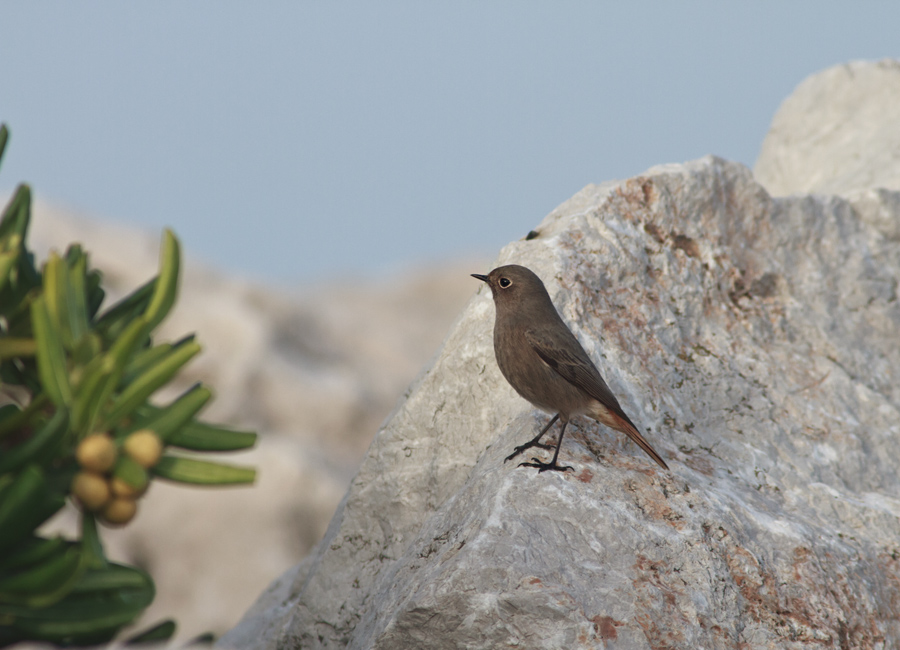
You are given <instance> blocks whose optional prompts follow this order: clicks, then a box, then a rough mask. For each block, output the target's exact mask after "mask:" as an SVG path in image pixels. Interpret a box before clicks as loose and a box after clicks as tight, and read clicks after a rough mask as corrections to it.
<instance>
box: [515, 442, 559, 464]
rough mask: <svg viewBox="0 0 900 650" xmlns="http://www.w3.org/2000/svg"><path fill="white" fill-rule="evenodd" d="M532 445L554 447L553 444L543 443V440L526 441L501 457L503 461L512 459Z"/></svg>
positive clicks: (542, 447) (543, 447) (546, 447)
mask: <svg viewBox="0 0 900 650" xmlns="http://www.w3.org/2000/svg"><path fill="white" fill-rule="evenodd" d="M532 447H540V448H541V449H556V447H555V445H545V444H544V443H543V442H534V441H533V440H532V441H530V442H526V443H525V444H524V445H519V446H518V447H516V448H515V449H514V450H513V453H511V454H510V455H509V456H507V457H506V458H504V459H503V462H504V463H505V462H506V461H508V460H512V459H513V458H515V457H516V456H518V455H519V454H521V453H522V452H523V451H525V450H526V449H531V448H532Z"/></svg>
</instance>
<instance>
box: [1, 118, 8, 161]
mask: <svg viewBox="0 0 900 650" xmlns="http://www.w3.org/2000/svg"><path fill="white" fill-rule="evenodd" d="M8 141H9V129H8V128H6V125H5V124H0V162H2V161H3V151H4V150H5V149H6V143H7V142H8Z"/></svg>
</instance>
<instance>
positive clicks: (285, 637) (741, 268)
mask: <svg viewBox="0 0 900 650" xmlns="http://www.w3.org/2000/svg"><path fill="white" fill-rule="evenodd" d="M885 196H888V199H889V201H888V203H890V201H892V200H895V197H893V196H892V195H891V193H887V194H886V195H885ZM870 200H873V201H874V200H876V199H875V198H872V197H870ZM869 207H870V208H871V209H876V208H877V209H884V210H889V209H891V208H890V205H880V206H875V208H872V206H869ZM893 218H894V219H900V214H898V213H894V214H893ZM536 230H537V232H538V233H539V236H538V237H537V238H535V239H531V240H529V241H518V242H514V243H512V244H510V245H509V246H507V247H506V248H505V249H504V250H503V251H502V253H501V254H500V257H499V259H498V260H497V263H496V264H497V265H500V264H506V263H516V264H523V265H525V266H528V267H529V268H531V269H533V270H534V271H535V272H536V273H538V275H540V276H541V277H542V278H543V280H544V282H545V284H546V285H547V288H548V290H549V292H550V294H551V296H552V297H553V299H554V302H555V304H556V305H557V307H558V309H559V311H560V313H561V315H562V317H563V319H564V320H566V321H567V322H568V323H569V324H570V325H571V327H572V329H573V331H574V332H575V334H576V336H577V337H578V338H579V340H581V342H582V343H583V344H584V346H585V349H586V350H587V351H588V353H589V354H590V355H591V356H592V358H593V359H594V360H595V362H597V364H598V367H599V368H600V370H601V372H602V373H603V375H604V376H605V377H606V379H607V381H608V383H609V384H610V387H611V388H612V390H613V392H614V393H615V394H616V395H617V396H618V397H619V401H620V402H621V403H622V406H623V407H624V409H625V411H626V412H627V413H629V414H630V415H631V417H632V419H633V420H634V421H635V423H636V424H637V425H638V427H639V428H640V429H642V430H643V431H644V432H646V434H647V437H648V440H649V441H650V442H651V444H653V445H654V447H655V448H656V449H657V450H658V451H659V452H660V453H661V454H662V456H663V457H664V458H665V459H666V460H667V462H668V463H669V465H670V466H671V467H672V471H671V473H667V472H663V471H661V470H659V468H657V467H656V466H655V465H654V464H653V463H652V461H650V460H649V459H648V458H647V457H646V456H645V455H644V454H643V452H642V451H641V450H640V449H638V448H637V447H636V446H635V445H634V444H633V443H631V442H630V441H628V440H627V439H626V438H625V437H624V436H622V435H621V434H618V433H616V432H613V431H611V430H609V429H605V428H602V427H600V426H599V425H597V424H596V423H594V422H593V421H591V420H586V419H581V418H576V419H575V420H573V424H572V425H570V429H569V431H571V437H570V436H569V435H567V436H566V440H565V442H564V444H563V447H562V453H561V455H560V462H562V463H565V464H570V465H573V466H574V468H575V471H574V472H568V473H555V472H549V473H546V474H541V475H539V474H537V473H536V472H535V471H534V470H532V469H528V468H518V467H517V466H516V465H515V464H513V463H506V464H504V462H503V458H504V456H506V455H507V454H508V453H509V452H510V451H511V450H512V448H513V447H514V446H515V445H516V444H521V443H522V442H524V441H526V440H528V439H530V438H531V437H532V436H534V435H535V433H536V432H537V431H538V430H539V427H541V426H542V425H543V424H544V423H545V422H546V421H547V416H546V415H544V414H542V413H540V412H538V411H536V410H534V409H533V408H532V407H531V406H530V405H529V404H527V403H526V402H525V401H524V400H522V399H521V398H519V397H518V396H516V395H515V393H514V392H513V390H512V389H511V388H510V387H509V386H508V385H507V384H506V382H505V381H504V380H503V378H502V376H501V375H500V373H499V370H498V368H497V366H496V363H495V361H494V357H493V350H492V345H491V331H492V325H493V316H494V308H493V305H492V302H491V299H490V292H489V291H488V290H486V288H484V287H479V284H478V283H477V281H476V280H472V282H473V287H472V288H473V291H475V290H476V289H477V290H478V292H477V294H476V296H475V297H474V298H473V299H472V300H471V301H470V303H469V304H468V306H467V307H466V309H465V310H464V311H463V313H462V316H461V317H460V319H459V320H458V321H457V324H456V326H455V327H454V329H453V330H452V331H451V333H450V334H449V336H448V338H447V339H446V341H445V345H444V347H443V350H442V351H441V353H440V354H439V355H438V356H437V358H436V359H435V361H434V363H433V365H431V367H429V368H428V369H427V370H426V371H425V373H424V374H423V375H422V376H421V377H420V378H419V379H418V380H417V382H416V383H415V384H414V385H413V387H412V388H411V390H410V391H409V394H408V397H407V399H406V400H405V401H404V402H403V403H402V404H401V405H400V406H399V407H398V408H397V410H396V411H395V413H394V415H393V417H392V418H391V419H390V420H389V421H388V422H387V423H386V425H385V426H384V427H383V428H382V429H381V431H379V433H378V435H377V436H376V438H375V441H374V442H373V444H372V446H371V447H370V449H369V452H368V454H367V456H366V457H365V459H364V460H363V463H362V466H361V468H360V470H359V473H358V474H357V476H356V478H355V479H354V480H353V482H352V484H351V487H350V490H349V492H348V493H347V495H346V496H345V498H344V501H343V503H342V505H341V506H340V507H339V509H338V512H337V514H336V515H335V517H334V519H333V520H332V522H331V525H330V527H329V529H328V532H327V533H326V535H325V538H324V540H323V541H322V543H321V544H320V545H319V547H318V548H317V551H316V552H315V554H314V555H313V556H312V557H310V558H308V559H307V560H306V561H304V563H303V564H301V565H300V566H299V567H297V568H295V569H293V570H292V573H291V574H289V575H285V576H284V577H283V579H282V580H281V581H279V582H277V583H276V584H275V585H273V586H272V588H271V589H270V591H269V592H267V593H266V594H264V595H263V596H262V598H261V599H260V601H259V602H258V603H257V605H256V607H255V608H254V610H252V611H251V612H250V613H249V614H248V616H247V617H246V618H245V620H244V621H243V622H242V623H241V624H240V625H239V626H238V627H237V628H236V629H234V630H232V631H231V632H230V633H229V634H227V635H226V636H225V637H223V639H221V640H220V647H241V648H304V649H306V648H373V647H374V648H385V649H388V648H421V647H429V648H497V647H520V648H559V647H567V648H582V647H583V648H603V647H609V648H612V647H615V648H660V647H666V648H698V647H704V648H773V647H778V648H806V647H816V648H821V647H835V648H838V647H840V648H850V647H852V648H877V647H891V646H892V645H896V644H897V643H900V519H898V517H900V479H898V475H897V474H898V473H897V468H898V467H900V447H898V445H897V440H898V437H900V410H898V408H900V345H898V341H900V303H898V300H897V286H898V278H900V246H898V244H897V242H896V241H893V240H891V239H890V238H888V237H886V236H885V234H884V233H883V232H882V231H881V230H879V229H878V228H876V227H874V226H873V225H872V224H870V223H868V222H867V221H864V220H862V219H860V218H859V215H858V213H857V211H856V210H855V206H854V204H853V203H852V202H850V201H847V200H844V199H841V198H836V197H821V198H817V197H797V198H786V199H772V198H771V197H770V196H769V195H768V194H767V193H766V192H765V191H764V190H763V189H762V187H761V186H759V185H758V184H757V183H756V182H755V181H754V180H753V178H752V176H751V174H750V172H749V171H748V170H747V169H746V168H744V167H743V166H740V165H737V164H734V163H729V162H725V161H722V160H720V159H716V158H705V159H702V160H700V161H696V162H693V163H689V164H685V165H672V166H665V167H659V168H654V169H652V170H650V171H648V172H647V173H646V174H645V175H643V176H640V177H637V178H633V179H631V180H628V181H625V182H622V183H613V184H606V185H603V186H589V187H588V188H586V189H585V190H583V191H582V192H580V193H579V194H578V195H576V196H575V197H573V198H572V199H571V200H570V201H568V202H567V203H565V204H564V205H562V206H561V207H560V208H558V209H557V210H556V211H554V212H553V213H552V214H550V215H549V216H548V217H547V218H546V219H545V220H544V222H543V223H542V224H541V225H540V226H539V227H538V228H537V229H536ZM487 270H489V269H472V271H475V272H486V271H487ZM567 434H568V431H567ZM537 453H538V454H539V455H541V454H549V452H544V451H540V450H537Z"/></svg>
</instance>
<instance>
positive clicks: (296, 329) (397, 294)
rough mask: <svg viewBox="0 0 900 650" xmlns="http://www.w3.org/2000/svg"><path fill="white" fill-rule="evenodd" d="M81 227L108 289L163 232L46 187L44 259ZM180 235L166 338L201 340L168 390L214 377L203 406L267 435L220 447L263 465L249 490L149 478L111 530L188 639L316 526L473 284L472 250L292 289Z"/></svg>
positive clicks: (145, 263)
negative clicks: (404, 268)
mask: <svg viewBox="0 0 900 650" xmlns="http://www.w3.org/2000/svg"><path fill="white" fill-rule="evenodd" d="M73 241H79V242H82V243H83V244H84V246H85V248H86V249H87V250H88V251H89V252H90V253H91V255H92V263H93V264H94V265H96V266H97V267H99V268H101V269H102V270H103V272H104V276H105V286H107V287H109V288H110V289H111V290H112V295H111V296H110V297H109V299H110V301H113V300H115V299H117V298H118V297H121V296H122V295H124V294H125V293H126V292H128V291H131V290H133V289H134V288H136V287H137V286H139V285H140V284H141V283H143V282H145V281H146V280H148V279H149V278H151V277H152V276H153V275H154V274H155V273H156V269H157V264H158V256H159V233H147V232H141V231H136V230H134V229H132V228H127V227H122V226H117V225H114V224H110V223H103V222H100V221H96V220H93V219H89V218H85V217H82V216H78V215H74V214H72V213H70V212H68V211H66V210H62V209H59V208H54V207H53V206H50V205H48V204H46V203H43V202H40V201H38V202H37V204H36V205H35V207H34V215H33V222H32V231H31V235H30V244H31V246H32V247H33V248H34V249H35V250H36V252H37V253H38V257H39V258H40V259H43V258H44V257H45V256H46V252H47V251H48V250H49V249H50V248H52V247H55V248H57V249H62V248H64V247H65V246H66V245H68V244H69V243H70V242H73ZM185 248H186V250H185V251H184V252H185V256H186V264H185V274H184V281H183V283H182V288H181V296H180V299H179V301H178V304H177V305H176V308H175V310H174V312H173V313H172V315H171V317H170V319H169V320H167V321H166V323H165V324H164V326H163V330H162V332H161V336H162V338H163V339H177V338H180V337H181V336H183V335H184V334H186V333H189V332H196V333H197V335H198V340H199V341H200V343H201V344H202V345H203V346H204V351H203V353H202V354H201V355H200V356H199V357H198V358H197V359H196V360H195V361H193V362H192V363H191V364H190V365H188V366H187V368H186V369H185V371H184V372H183V373H182V374H181V375H180V376H179V377H178V378H177V380H176V382H175V383H174V384H173V387H172V388H171V389H168V390H166V391H161V394H160V395H159V399H160V400H161V401H163V402H165V401H166V400H167V399H169V398H172V397H174V396H175V395H176V394H178V393H179V392H181V391H182V390H184V389H186V388H187V387H188V386H190V385H192V384H193V383H194V382H196V381H204V382H207V383H208V384H209V385H210V386H212V387H213V388H214V390H215V392H216V398H215V401H214V402H213V403H212V405H211V407H210V408H209V409H208V410H207V411H206V412H205V413H204V417H205V418H207V419H209V420H210V421H215V422H225V423H228V424H231V425H234V426H241V427H247V428H251V429H255V430H258V431H259V432H260V434H261V438H260V442H259V445H258V448H257V449H255V450H253V451H251V452H249V453H243V454H239V455H236V456H229V457H227V458H226V457H223V460H226V461H230V462H235V463H242V464H249V465H254V466H256V467H257V468H258V469H259V478H258V481H257V483H256V485H255V486H254V488H252V489H247V488H232V489H215V490H209V489H197V488H190V487H185V486H174V485H169V484H165V483H162V482H154V484H153V485H152V486H151V489H150V491H149V493H148V494H147V496H146V498H144V499H142V500H141V502H140V508H139V513H138V516H137V518H136V519H135V521H134V522H133V523H132V524H129V525H128V526H126V527H124V528H122V529H117V530H104V531H103V539H104V541H105V544H106V546H107V550H108V552H109V553H110V554H111V555H112V556H113V557H115V558H117V559H120V560H124V561H128V562H133V563H138V564H139V565H140V566H143V567H145V568H147V569H148V570H149V571H150V573H151V574H152V575H153V577H154V580H155V582H156V586H157V597H156V599H155V600H154V602H153V605H151V607H150V608H149V609H148V611H147V613H146V614H145V616H144V619H143V624H144V625H146V624H149V623H155V622H157V621H159V620H160V619H163V618H175V619H176V620H177V622H178V624H179V638H181V639H187V638H191V637H193V636H196V635H198V634H200V633H203V632H207V631H213V632H216V633H222V632H224V631H225V630H227V629H228V628H230V627H232V626H233V625H234V624H235V623H236V622H237V621H238V620H239V618H240V617H241V615H242V614H243V613H244V612H245V611H246V610H247V608H248V607H249V606H250V605H251V604H252V603H253V600H254V599H255V598H256V597H257V595H258V594H259V593H260V591H262V590H263V589H264V588H265V586H266V585H267V584H269V582H271V581H272V580H273V579H275V578H276V577H277V576H278V575H279V574H280V573H281V572H283V571H284V567H286V566H291V565H292V564H295V563H297V562H299V561H300V560H301V559H302V558H303V557H304V556H306V555H307V554H308V553H309V551H310V550H311V549H312V548H313V547H314V546H315V544H316V543H317V542H319V540H321V538H322V535H323V534H324V533H325V529H326V527H327V526H328V522H329V520H330V519H331V517H332V515H333V514H334V510H335V508H336V507H337V505H338V503H339V502H340V500H341V496H342V495H343V494H344V492H345V491H346V489H347V486H348V484H349V482H350V479H351V478H352V476H353V472H354V471H355V470H356V468H357V466H358V464H359V461H360V458H361V457H362V455H363V452H364V451H365V449H366V447H367V446H368V445H369V442H370V441H371V439H372V436H373V435H374V433H375V431H376V430H377V428H378V426H379V424H381V422H382V421H383V420H384V418H385V417H386V416H387V415H388V414H389V413H390V411H391V408H393V406H394V404H395V403H396V401H397V398H398V396H400V395H401V394H402V393H403V391H404V389H405V388H406V387H407V386H408V385H409V382H410V381H411V380H412V379H413V378H414V377H415V375H416V373H417V372H418V371H419V369H420V368H421V367H422V365H423V364H424V363H425V362H426V361H427V360H428V358H429V357H430V356H431V355H433V354H434V352H435V350H436V349H437V347H438V345H439V344H440V341H441V339H442V338H443V336H444V334H445V333H446V331H447V329H448V328H449V326H450V324H451V323H452V321H453V319H454V318H456V316H457V315H458V313H459V310H460V308H461V307H462V305H463V304H464V303H465V301H466V300H467V299H468V298H469V297H470V295H471V293H472V287H471V284H470V283H469V282H468V280H469V279H470V278H468V275H467V272H469V270H470V268H471V265H470V264H463V263H459V264H454V265H446V266H444V267H439V266H436V267H434V268H431V269H416V270H415V272H410V273H407V274H403V275H398V276H396V277H391V278H386V279H382V280H380V281H377V282H375V281H368V280H367V281H357V282H355V283H353V284H351V283H350V282H349V281H341V282H334V281H331V282H327V283H325V284H323V285H322V286H321V287H318V288H314V289H309V288H307V289H303V290H296V291H292V292H288V291H286V290H284V289H281V290H279V289H278V288H272V287H262V286H259V285H257V284H255V283H253V282H250V281H246V280H241V279H238V278H235V277H229V276H228V275H226V274H224V273H221V272H217V271H215V270H212V269H209V268H204V267H201V266H199V265H197V264H196V263H194V262H193V261H192V259H191V253H190V248H189V247H185ZM476 268H477V267H476ZM411 271H412V270H411ZM76 521H77V520H76V516H75V513H74V512H73V511H72V510H67V511H65V512H64V513H63V514H62V516H61V517H59V518H57V519H56V520H54V521H53V522H51V526H52V527H53V528H55V529H56V530H70V531H74V530H75V528H76V525H77V523H76ZM188 568H190V571H189V573H188V572H187V569H188ZM186 576H188V577H186Z"/></svg>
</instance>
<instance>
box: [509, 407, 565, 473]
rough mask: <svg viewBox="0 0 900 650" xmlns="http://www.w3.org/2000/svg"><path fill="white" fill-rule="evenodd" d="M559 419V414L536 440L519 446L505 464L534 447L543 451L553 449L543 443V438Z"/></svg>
mask: <svg viewBox="0 0 900 650" xmlns="http://www.w3.org/2000/svg"><path fill="white" fill-rule="evenodd" d="M558 419H559V413H557V414H556V415H554V416H553V418H552V419H551V420H550V421H549V422H548V423H547V426H545V427H544V428H543V429H541V432H540V433H539V434H537V435H536V436H535V437H534V438H532V439H531V440H529V441H528V442H526V443H525V444H524V445H519V446H518V447H516V449H515V451H513V453H511V454H510V455H509V456H507V457H506V459H505V460H504V461H503V462H504V463H505V462H506V461H507V460H512V459H513V458H515V457H516V456H518V455H519V454H521V453H522V452H523V451H525V450H526V449H531V448H532V447H540V448H541V449H552V448H553V445H545V444H543V443H542V442H541V438H543V437H544V434H545V433H547V431H548V430H549V429H550V427H552V426H553V423H554V422H556V421H557V420H558Z"/></svg>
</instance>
